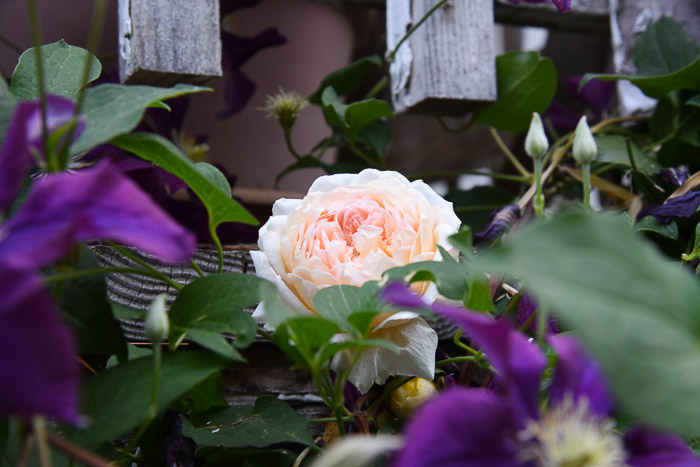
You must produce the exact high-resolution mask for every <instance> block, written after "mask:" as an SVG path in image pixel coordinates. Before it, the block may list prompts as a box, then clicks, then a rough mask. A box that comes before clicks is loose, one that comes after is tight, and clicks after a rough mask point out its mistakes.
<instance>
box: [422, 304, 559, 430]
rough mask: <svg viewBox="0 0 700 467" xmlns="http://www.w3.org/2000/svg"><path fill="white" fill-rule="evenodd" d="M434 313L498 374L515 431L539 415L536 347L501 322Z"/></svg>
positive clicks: (457, 312) (459, 312) (440, 309)
mask: <svg viewBox="0 0 700 467" xmlns="http://www.w3.org/2000/svg"><path fill="white" fill-rule="evenodd" d="M433 310H434V311H435V312H436V313H439V314H442V315H445V316H446V317H447V318H449V319H450V321H452V322H453V323H455V324H456V325H457V326H459V327H461V328H462V329H464V330H465V331H466V332H467V334H468V335H469V337H470V338H471V339H472V340H473V341H474V342H475V343H476V344H477V345H479V347H480V348H481V349H483V350H484V352H486V355H487V357H488V359H489V361H490V362H491V364H492V365H493V366H494V368H496V370H497V371H498V373H499V374H498V376H497V378H498V379H499V381H500V382H501V383H502V385H503V386H502V387H503V389H504V390H505V392H506V395H507V397H508V399H509V400H510V402H511V404H512V406H513V411H514V414H515V417H516V420H517V422H518V424H519V428H522V427H523V424H524V422H525V421H526V420H528V419H536V418H537V417H538V416H539V415H538V414H539V407H538V402H537V391H538V389H539V382H540V375H541V374H542V371H543V370H544V368H545V364H546V361H545V357H544V355H542V352H540V350H539V349H538V348H537V346H536V345H534V344H533V343H531V342H529V341H528V339H527V338H526V337H525V336H524V335H523V334H521V333H519V332H517V331H516V330H514V329H513V328H512V327H511V325H510V324H509V323H508V322H507V321H505V320H494V319H492V318H490V317H488V316H485V315H482V314H478V313H474V312H472V311H468V310H465V309H464V308H457V307H451V306H447V305H443V304H440V303H436V304H434V305H433Z"/></svg>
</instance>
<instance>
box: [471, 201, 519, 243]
mask: <svg viewBox="0 0 700 467" xmlns="http://www.w3.org/2000/svg"><path fill="white" fill-rule="evenodd" d="M518 219H520V208H519V207H518V205H517V204H509V205H508V206H505V207H503V208H501V209H498V210H496V211H494V212H493V213H491V219H490V220H489V223H488V225H487V226H486V228H485V229H484V230H482V231H481V232H479V233H478V234H476V235H475V236H474V239H475V240H476V241H477V242H483V241H486V240H496V239H497V238H498V237H500V236H501V234H503V233H504V232H505V231H507V230H508V229H510V228H511V227H512V226H513V224H515V222H517V220H518Z"/></svg>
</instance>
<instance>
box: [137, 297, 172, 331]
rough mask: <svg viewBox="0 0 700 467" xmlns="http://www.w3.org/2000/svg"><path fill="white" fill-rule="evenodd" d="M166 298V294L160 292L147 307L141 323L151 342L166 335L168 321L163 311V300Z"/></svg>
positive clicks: (168, 325)
mask: <svg viewBox="0 0 700 467" xmlns="http://www.w3.org/2000/svg"><path fill="white" fill-rule="evenodd" d="M167 298H168V294H164V293H162V294H160V295H158V296H157V297H156V298H154V299H153V302H151V306H150V307H149V308H148V314H147V315H146V321H145V322H144V324H143V328H144V331H145V332H146V336H148V338H149V339H150V340H151V342H153V343H158V342H160V341H162V340H163V339H165V338H166V337H168V332H169V330H170V321H169V320H168V315H167V313H166V311H165V300H166V299H167Z"/></svg>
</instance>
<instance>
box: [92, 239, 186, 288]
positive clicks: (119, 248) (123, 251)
mask: <svg viewBox="0 0 700 467" xmlns="http://www.w3.org/2000/svg"><path fill="white" fill-rule="evenodd" d="M105 244H107V245H109V246H110V247H112V248H114V249H115V250H116V251H118V252H119V253H121V254H122V255H123V256H126V257H127V258H129V259H130V260H132V261H133V262H135V263H136V264H138V265H139V266H141V267H143V268H144V269H146V270H147V271H148V272H150V273H151V274H153V275H154V277H156V278H158V279H160V280H162V281H163V282H165V283H167V284H168V285H170V286H171V287H172V288H174V289H175V290H177V291H180V290H182V289H183V288H184V286H183V285H182V284H178V283H177V282H175V281H174V280H172V279H171V278H169V277H168V276H166V275H165V274H163V273H162V272H160V271H158V270H157V269H155V268H154V267H153V266H151V265H150V264H148V263H147V262H145V261H144V260H142V259H141V258H139V257H138V256H136V255H135V254H133V253H132V252H130V251H129V250H127V249H126V248H124V247H122V246H119V245H117V244H116V243H112V242H105Z"/></svg>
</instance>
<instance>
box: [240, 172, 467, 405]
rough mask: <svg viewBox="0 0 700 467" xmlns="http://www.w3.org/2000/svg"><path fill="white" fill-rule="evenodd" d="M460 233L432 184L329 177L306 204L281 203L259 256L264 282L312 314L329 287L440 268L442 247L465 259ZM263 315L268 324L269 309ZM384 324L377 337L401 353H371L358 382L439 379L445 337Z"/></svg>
mask: <svg viewBox="0 0 700 467" xmlns="http://www.w3.org/2000/svg"><path fill="white" fill-rule="evenodd" d="M459 226H460V221H459V218H457V216H456V215H455V213H454V210H453V209H452V203H449V202H447V201H445V200H444V199H443V198H442V197H440V196H439V195H438V194H437V193H435V191H433V189H432V188H430V187H429V186H428V185H427V184H425V183H424V182H423V181H420V180H419V181H414V182H409V181H408V180H407V179H406V178H405V177H404V176H403V175H401V174H399V173H397V172H387V171H384V172H383V171H379V170H374V169H366V170H363V171H362V172H360V173H359V174H338V175H328V176H323V177H320V178H318V179H317V180H316V181H315V182H314V183H313V184H312V185H311V188H309V193H308V194H307V195H306V196H305V197H304V199H280V200H278V201H277V202H275V204H274V206H273V207H272V217H270V219H269V220H268V222H267V223H266V224H265V225H263V226H262V228H261V229H260V238H259V241H258V245H259V247H260V251H253V252H251V256H252V258H253V262H254V264H255V269H256V271H257V273H258V275H260V276H263V277H265V278H267V279H269V280H271V281H273V282H274V283H275V284H276V285H277V287H278V289H279V292H280V296H281V297H282V299H283V300H284V301H285V302H286V303H287V304H288V305H289V306H290V307H291V308H292V309H293V310H294V311H296V312H298V313H300V314H311V313H315V310H314V306H313V298H314V295H315V294H316V292H317V291H318V290H319V289H321V288H323V287H328V286H331V285H338V284H344V285H354V286H361V285H362V284H364V283H365V282H367V281H370V280H380V279H381V278H382V273H383V272H384V271H386V270H387V269H390V268H393V267H396V266H403V265H406V264H408V263H412V262H416V261H433V260H434V261H439V260H441V259H442V257H441V255H440V252H439V250H438V249H437V247H436V245H440V246H442V247H443V248H445V249H446V250H447V251H448V252H449V253H450V254H452V255H454V256H456V250H455V249H454V248H453V247H452V246H451V245H450V244H449V242H448V240H447V238H448V237H449V236H450V235H452V234H454V233H456V232H457V230H458V229H459ZM416 291H417V292H419V293H421V294H422V295H423V296H424V298H426V299H428V300H432V299H433V298H434V297H435V295H436V292H435V287H434V285H432V284H431V285H428V284H423V285H421V286H417V289H416ZM254 316H256V317H260V318H263V319H264V308H263V307H262V305H260V306H259V307H258V310H256V314H255V315H254ZM375 321H376V323H373V327H372V334H373V335H372V337H375V338H385V339H389V340H391V341H393V342H394V343H395V344H397V345H398V346H399V348H400V349H401V352H400V354H398V355H397V354H395V353H393V352H390V351H388V350H384V349H379V348H368V349H364V350H363V351H362V354H361V355H360V357H359V359H358V361H357V363H356V365H355V367H354V369H353V371H352V372H351V374H350V377H349V379H350V381H351V382H353V383H354V384H355V385H356V386H357V387H358V389H360V391H362V392H366V391H367V390H369V388H370V387H371V385H372V383H373V382H376V383H378V384H381V383H383V382H384V381H386V379H387V378H388V377H389V376H391V375H394V374H401V375H407V376H420V377H423V378H426V379H432V378H433V370H434V365H435V360H434V359H435V355H434V354H435V348H436V347H437V336H436V335H435V332H434V331H433V330H432V329H431V328H430V326H428V324H427V323H426V322H425V321H424V320H423V319H422V318H420V317H419V316H418V315H416V314H415V313H412V312H400V313H396V314H393V315H389V316H386V317H384V318H382V319H378V320H375ZM341 339H342V336H341ZM343 365H344V359H343V358H342V357H339V358H336V359H335V360H334V362H333V366H334V367H335V368H342V366H343Z"/></svg>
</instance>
